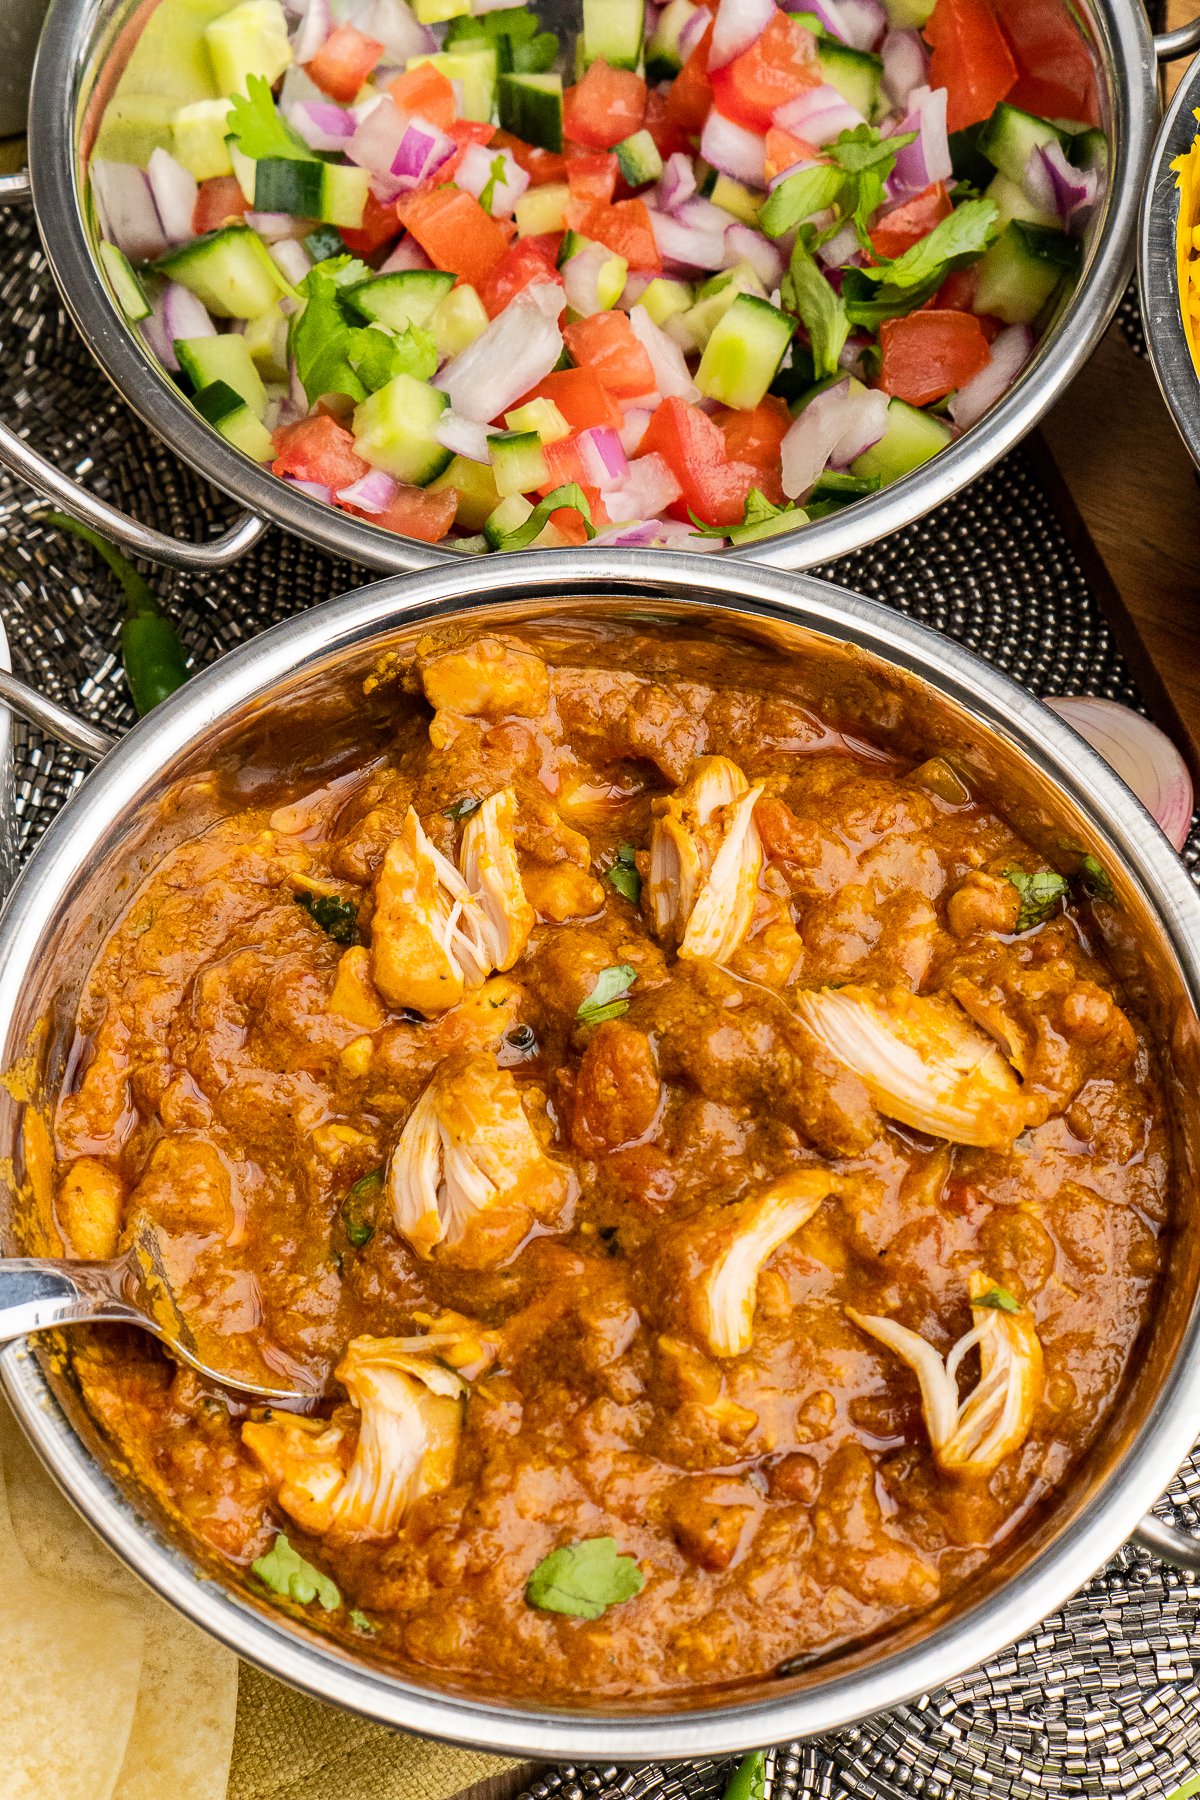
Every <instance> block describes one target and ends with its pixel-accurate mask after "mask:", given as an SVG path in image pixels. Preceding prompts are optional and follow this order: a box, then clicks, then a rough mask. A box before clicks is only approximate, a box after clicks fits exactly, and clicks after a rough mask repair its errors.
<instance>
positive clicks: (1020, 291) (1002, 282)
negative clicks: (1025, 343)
mask: <svg viewBox="0 0 1200 1800" xmlns="http://www.w3.org/2000/svg"><path fill="white" fill-rule="evenodd" d="M1078 267H1079V245H1078V243H1077V242H1076V241H1075V240H1074V239H1073V238H1069V237H1068V236H1067V234H1066V232H1065V231H1056V230H1049V229H1047V228H1046V227H1045V226H1042V225H1028V224H1025V223H1023V222H1022V221H1021V220H1014V221H1013V223H1012V224H1011V225H1007V226H1006V227H1005V229H1004V230H1003V231H1002V232H1001V233H1000V236H999V237H998V238H997V239H996V241H995V243H994V244H993V245H992V247H991V249H990V250H989V251H988V253H987V255H986V256H985V257H984V259H983V261H982V262H981V263H980V265H979V283H978V286H977V287H976V290H975V310H976V311H977V312H980V313H990V314H991V315H992V317H993V318H996V319H1003V320H1004V323H1005V324H1006V325H1031V324H1032V323H1033V321H1034V320H1035V319H1036V318H1037V316H1038V314H1039V313H1040V312H1041V310H1042V308H1043V307H1044V306H1045V305H1046V303H1047V302H1048V301H1049V300H1050V298H1051V296H1052V295H1053V293H1054V291H1055V289H1056V288H1057V287H1058V285H1059V283H1060V282H1061V281H1063V280H1064V279H1066V280H1069V279H1070V278H1071V276H1073V275H1074V274H1075V272H1076V270H1077V269H1078Z"/></svg>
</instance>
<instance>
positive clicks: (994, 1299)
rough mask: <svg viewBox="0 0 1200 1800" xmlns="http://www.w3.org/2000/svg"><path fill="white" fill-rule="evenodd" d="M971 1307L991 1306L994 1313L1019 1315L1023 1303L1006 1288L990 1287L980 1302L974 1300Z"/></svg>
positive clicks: (979, 1299) (981, 1296)
mask: <svg viewBox="0 0 1200 1800" xmlns="http://www.w3.org/2000/svg"><path fill="white" fill-rule="evenodd" d="M971 1305H972V1306H990V1307H991V1309H992V1311H993V1312H1006V1313H1018V1312H1020V1310H1021V1302H1020V1301H1019V1300H1018V1299H1017V1297H1016V1295H1015V1294H1010V1293H1009V1291H1008V1289H1007V1288H1006V1287H990V1288H989V1289H988V1291H987V1293H986V1294H980V1296H979V1298H978V1300H972V1302H971Z"/></svg>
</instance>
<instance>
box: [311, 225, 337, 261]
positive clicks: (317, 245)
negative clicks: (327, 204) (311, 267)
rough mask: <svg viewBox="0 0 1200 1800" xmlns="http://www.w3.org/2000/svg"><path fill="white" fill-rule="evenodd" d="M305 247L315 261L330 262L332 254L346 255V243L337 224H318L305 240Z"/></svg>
mask: <svg viewBox="0 0 1200 1800" xmlns="http://www.w3.org/2000/svg"><path fill="white" fill-rule="evenodd" d="M304 248H305V249H306V250H307V251H308V254H309V255H310V256H311V257H312V259H313V261H314V262H315V263H319V262H328V261H329V259H330V257H331V256H345V254H346V243H345V239H344V238H343V237H342V234H341V232H340V231H339V230H338V228H337V226H336V225H318V226H317V229H316V230H315V231H310V232H309V234H308V236H307V237H306V238H305V240H304Z"/></svg>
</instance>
